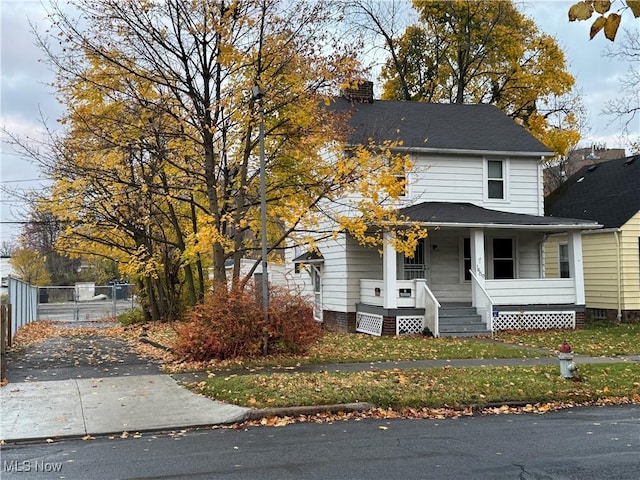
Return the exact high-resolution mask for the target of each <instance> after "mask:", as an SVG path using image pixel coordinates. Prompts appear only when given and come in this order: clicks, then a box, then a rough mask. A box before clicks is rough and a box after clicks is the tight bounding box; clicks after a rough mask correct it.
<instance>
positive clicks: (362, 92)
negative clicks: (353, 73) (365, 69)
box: [341, 80, 373, 103]
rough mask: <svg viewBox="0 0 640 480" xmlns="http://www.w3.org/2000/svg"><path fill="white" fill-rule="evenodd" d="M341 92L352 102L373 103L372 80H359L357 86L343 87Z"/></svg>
mask: <svg viewBox="0 0 640 480" xmlns="http://www.w3.org/2000/svg"><path fill="white" fill-rule="evenodd" d="M341 93H342V96H343V97H344V98H346V99H347V100H349V101H350V102H352V103H373V82H370V81H368V80H361V81H359V82H358V87H357V88H345V89H343V90H342V92H341Z"/></svg>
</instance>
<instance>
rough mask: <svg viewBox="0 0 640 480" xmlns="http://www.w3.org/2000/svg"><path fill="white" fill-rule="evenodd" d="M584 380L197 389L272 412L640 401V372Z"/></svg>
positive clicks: (381, 378) (525, 373)
mask: <svg viewBox="0 0 640 480" xmlns="http://www.w3.org/2000/svg"><path fill="white" fill-rule="evenodd" d="M579 376H580V378H581V381H573V380H566V379H563V378H562V377H561V376H560V375H559V368H558V367H557V366H537V367H476V368H434V369H429V370H417V369H412V370H390V371H364V372H355V373H339V372H323V373H291V374H287V373H277V374H269V375H265V374H260V375H242V376H237V375H231V376H226V377H225V376H222V375H219V376H214V377H212V378H209V379H207V380H206V381H204V382H200V383H199V384H197V385H193V386H192V388H194V389H196V390H197V391H199V392H201V393H203V394H204V395H207V396H209V397H212V398H215V399H217V400H220V401H224V402H229V403H233V404H235V405H244V406H247V407H256V408H270V407H289V406H299V405H327V404H341V403H352V402H368V403H371V404H373V405H375V406H376V407H380V408H393V409H402V408H423V407H434V408H438V407H452V408H456V409H461V408H464V407H468V406H480V407H481V406H483V405H487V404H495V403H498V404H501V403H507V402H527V403H532V404H533V403H544V402H563V403H567V402H568V403H571V404H579V403H594V402H597V401H602V400H606V399H615V401H616V403H626V402H640V365H638V364H630V363H619V364H609V365H601V364H600V365H595V364H592V365H580V367H579Z"/></svg>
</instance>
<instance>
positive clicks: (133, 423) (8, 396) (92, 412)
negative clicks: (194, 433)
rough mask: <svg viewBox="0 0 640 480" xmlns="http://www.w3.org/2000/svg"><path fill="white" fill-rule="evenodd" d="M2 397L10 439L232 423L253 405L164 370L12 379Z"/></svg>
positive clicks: (5, 434) (3, 425)
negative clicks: (200, 391)
mask: <svg viewBox="0 0 640 480" xmlns="http://www.w3.org/2000/svg"><path fill="white" fill-rule="evenodd" d="M0 397H1V398H0V401H1V402H2V407H1V410H2V419H1V422H0V439H2V440H4V441H5V442H16V441H29V440H37V439H47V438H52V439H53V438H61V437H84V436H85V435H108V434H113V435H122V434H123V432H128V434H129V435H133V434H135V432H143V431H149V430H156V431H157V430H174V429H179V428H183V427H195V426H207V425H217V424H228V423H234V422H238V421H241V420H243V419H244V418H245V415H246V413H247V411H248V410H249V409H248V408H244V407H237V406H235V405H228V404H224V403H221V402H216V401H213V400H210V399H208V398H206V397H204V396H201V395H197V394H194V393H192V392H190V391H189V390H187V389H186V388H183V387H181V386H179V385H178V384H177V383H176V381H175V380H174V379H172V378H171V377H170V376H169V375H162V374H154V375H136V376H122V377H108V378H90V379H77V380H76V379H70V380H53V381H42V382H23V383H10V384H8V385H6V386H4V387H2V388H1V389H0Z"/></svg>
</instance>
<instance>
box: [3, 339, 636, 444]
mask: <svg viewBox="0 0 640 480" xmlns="http://www.w3.org/2000/svg"><path fill="white" fill-rule="evenodd" d="M74 342H76V344H74ZM61 343H62V345H61ZM54 352H58V353H59V354H58V355H57V356H56V354H55V353H54ZM77 352H80V353H79V354H76V353H77ZM546 353H548V352H546ZM13 355H14V356H15V358H12V359H10V360H12V361H11V362H9V375H8V377H9V382H10V383H9V384H8V385H6V386H4V387H2V388H0V413H1V420H0V439H1V440H4V441H5V442H23V441H35V440H45V439H59V438H64V437H75V438H81V437H84V436H87V435H91V436H95V435H118V436H121V435H123V434H124V432H127V433H126V435H135V434H136V432H144V431H163V430H176V429H184V428H189V427H200V426H212V425H222V424H231V423H236V422H241V421H244V420H248V419H255V418H260V417H261V416H274V415H295V414H307V415H309V414H313V413H316V412H318V411H327V410H338V409H340V410H344V411H353V410H367V409H369V408H371V407H372V406H371V405H368V404H350V405H340V406H317V407H300V408H286V409H280V410H278V409H275V410H268V411H262V410H256V409H251V408H246V407H240V406H236V405H229V404H225V403H221V402H218V401H214V400H211V399H209V398H207V397H204V396H202V395H198V394H195V393H193V392H191V391H190V390H188V389H186V388H184V387H182V386H180V383H189V382H194V381H201V380H205V379H206V378H207V373H206V372H196V373H184V374H174V375H166V374H162V373H160V371H159V369H158V366H157V365H154V364H153V362H149V361H148V360H146V359H141V358H139V357H137V356H135V355H134V354H133V353H132V351H130V350H127V347H126V346H125V344H124V343H123V342H121V341H119V340H117V339H113V338H108V337H87V339H86V341H85V343H84V344H83V341H82V340H78V339H71V340H69V337H65V338H62V339H60V338H58V337H56V338H53V339H50V340H48V343H47V344H45V345H42V344H38V348H37V349H35V350H33V351H27V352H16V353H14V354H13ZM575 361H576V363H577V364H586V363H619V362H640V356H633V357H616V358H604V357H584V356H579V355H577V356H576V357H575ZM557 362H558V361H557V359H556V358H555V357H538V358H513V359H468V360H424V361H408V362H376V363H347V364H331V365H302V366H300V367H296V368H286V369H261V370H259V371H257V372H248V371H247V370H239V371H233V372H231V371H230V372H225V374H227V375H231V374H251V373H270V372H280V373H294V372H319V371H342V372H354V371H366V370H388V369H394V368H397V369H406V368H421V369H422V368H424V369H426V368H441V367H443V366H450V367H480V366H505V365H509V366H527V365H549V364H557Z"/></svg>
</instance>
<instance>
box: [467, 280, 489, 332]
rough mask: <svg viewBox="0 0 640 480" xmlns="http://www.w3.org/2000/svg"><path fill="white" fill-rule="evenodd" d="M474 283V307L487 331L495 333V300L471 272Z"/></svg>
mask: <svg viewBox="0 0 640 480" xmlns="http://www.w3.org/2000/svg"><path fill="white" fill-rule="evenodd" d="M469 273H470V274H471V279H472V282H473V306H474V307H476V312H478V315H480V317H482V321H483V322H484V323H485V325H486V326H487V329H488V330H489V331H491V332H493V299H492V298H491V296H490V295H489V293H488V292H487V291H486V290H485V288H484V287H483V286H482V284H481V283H480V280H478V277H476V275H475V274H474V273H473V272H472V271H471V270H469Z"/></svg>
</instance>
